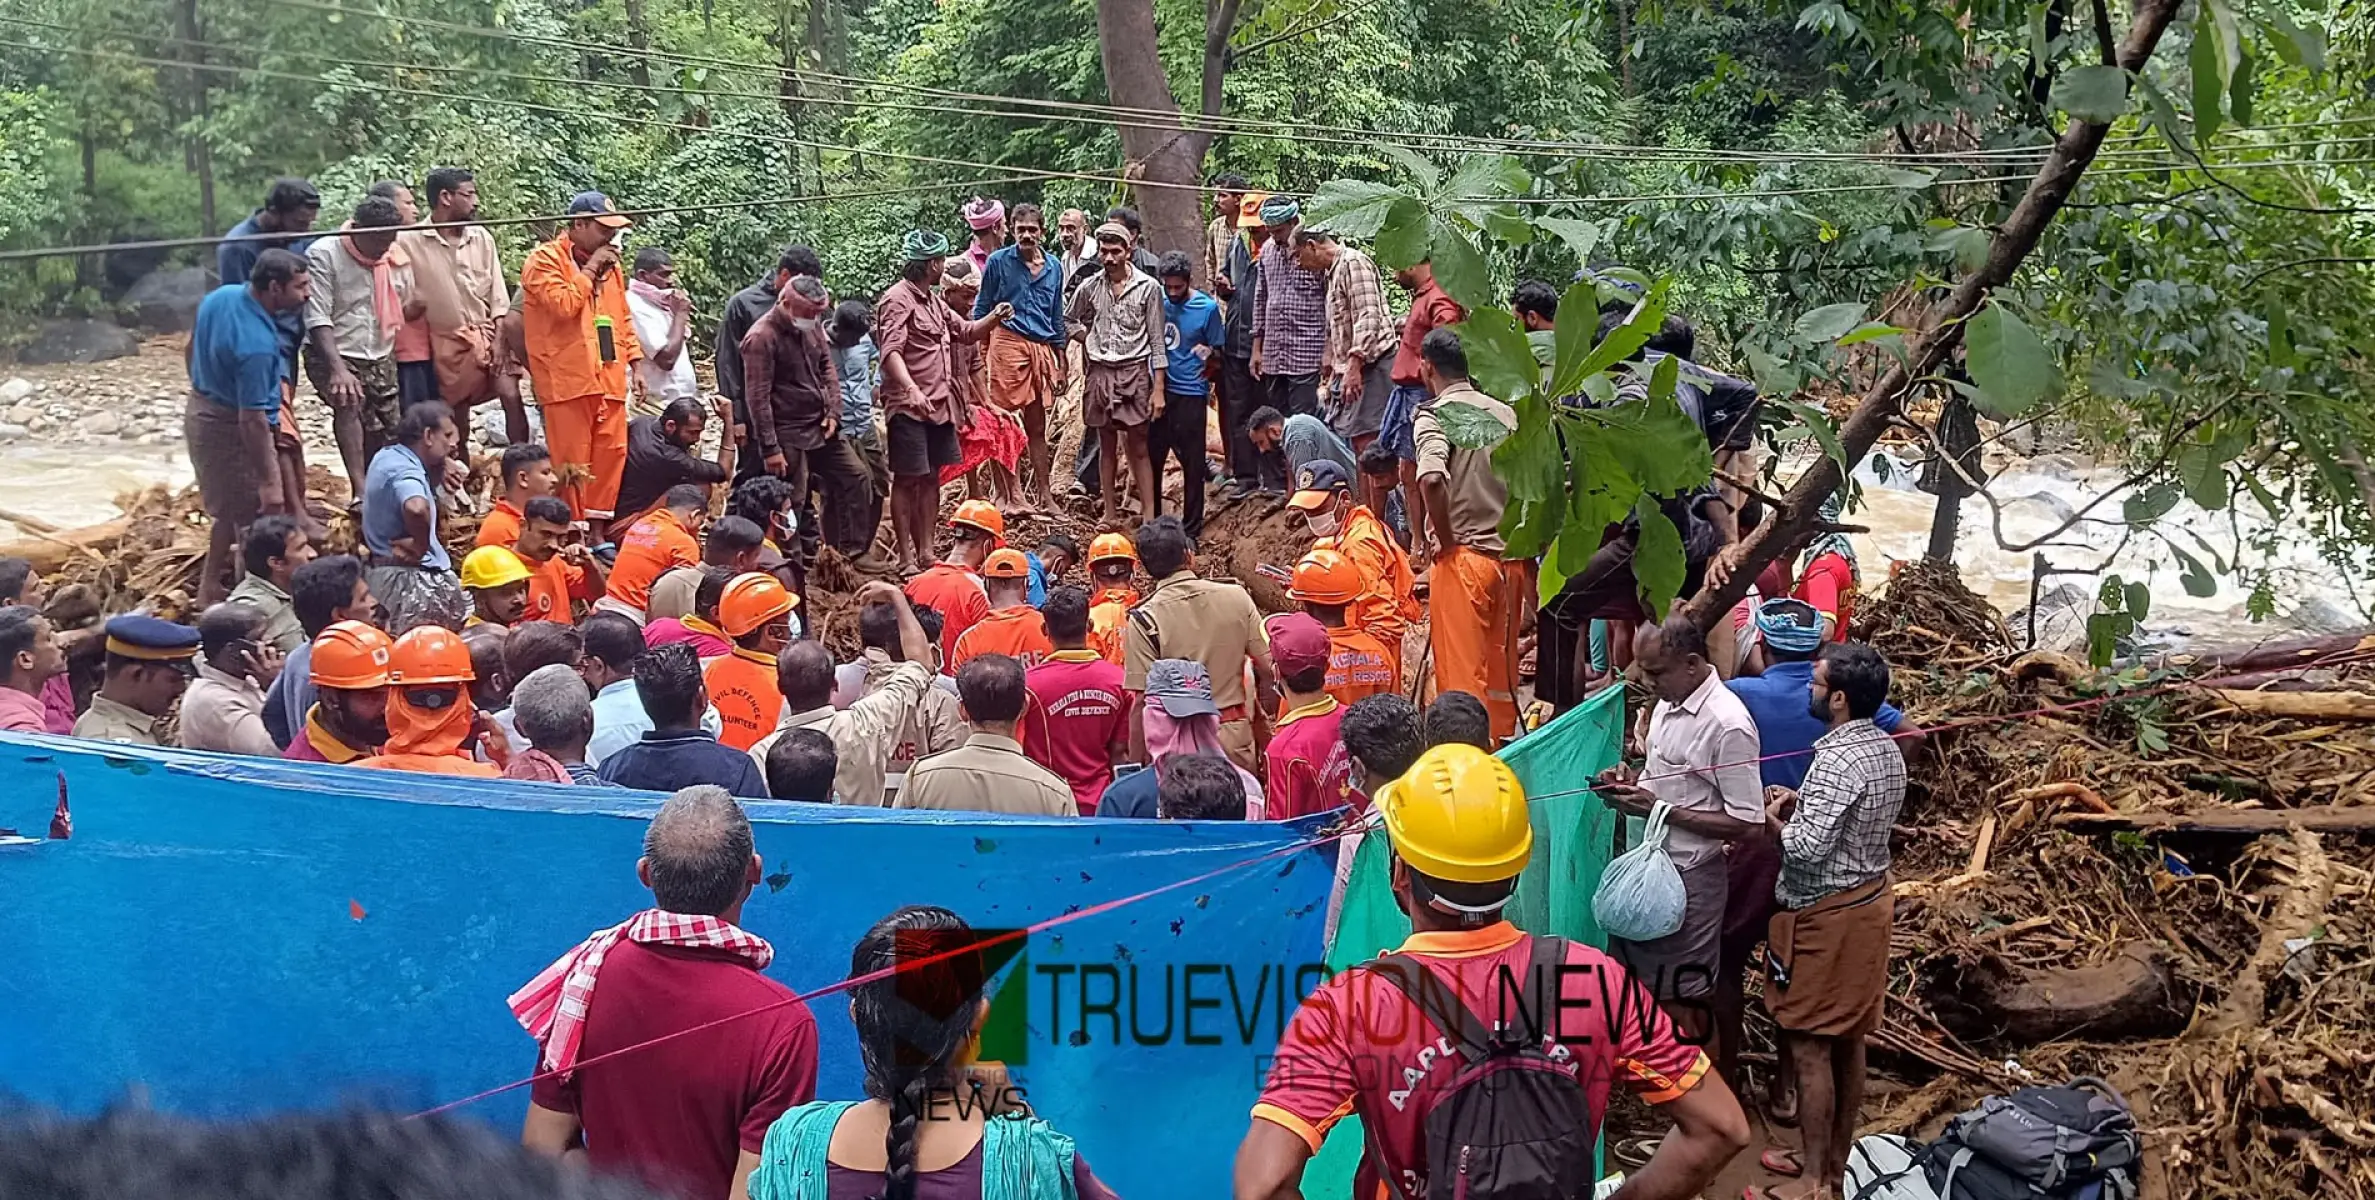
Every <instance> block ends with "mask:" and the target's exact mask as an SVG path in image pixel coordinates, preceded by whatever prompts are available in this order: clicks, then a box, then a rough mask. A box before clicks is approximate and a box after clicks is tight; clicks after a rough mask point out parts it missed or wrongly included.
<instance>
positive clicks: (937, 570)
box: [907, 563, 990, 672]
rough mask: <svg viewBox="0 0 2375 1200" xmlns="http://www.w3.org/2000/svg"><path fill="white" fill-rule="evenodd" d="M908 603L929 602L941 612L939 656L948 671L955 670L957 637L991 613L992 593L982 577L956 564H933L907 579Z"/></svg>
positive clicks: (928, 604) (923, 603)
mask: <svg viewBox="0 0 2375 1200" xmlns="http://www.w3.org/2000/svg"><path fill="white" fill-rule="evenodd" d="M907 602H908V603H909V604H922V605H927V606H929V607H930V608H931V609H932V611H934V612H937V613H939V614H940V622H941V624H940V659H941V661H942V662H943V663H944V664H946V667H947V669H948V670H949V671H951V672H953V671H955V670H956V669H957V639H958V638H961V637H963V636H965V631H966V630H968V629H971V628H973V623H974V622H975V621H978V620H980V619H982V618H983V617H986V616H988V615H989V613H990V594H989V592H988V591H986V590H985V589H984V588H983V587H982V582H981V576H980V575H978V574H976V573H974V572H972V571H969V570H967V569H965V568H964V567H960V566H957V565H955V564H954V563H934V564H932V566H931V567H930V568H929V569H928V570H926V571H925V572H924V573H923V574H921V575H918V576H916V577H915V578H913V579H910V580H908V581H907Z"/></svg>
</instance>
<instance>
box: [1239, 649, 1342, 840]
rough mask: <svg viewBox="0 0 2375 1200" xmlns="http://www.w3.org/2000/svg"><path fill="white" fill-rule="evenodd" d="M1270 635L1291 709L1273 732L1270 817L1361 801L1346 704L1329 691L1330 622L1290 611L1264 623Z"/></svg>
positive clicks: (1275, 818)
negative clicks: (1347, 744)
mask: <svg viewBox="0 0 2375 1200" xmlns="http://www.w3.org/2000/svg"><path fill="white" fill-rule="evenodd" d="M1262 627H1263V629H1264V630H1265V631H1266V632H1267V633H1268V634H1269V635H1270V661H1271V662H1272V663H1273V664H1275V665H1276V666H1277V668H1278V681H1279V684H1280V686H1282V687H1283V688H1285V689H1286V699H1285V701H1284V702H1283V703H1284V706H1285V711H1284V712H1283V713H1281V714H1280V715H1279V718H1278V729H1277V731H1276V732H1275V733H1272V734H1271V735H1270V749H1269V758H1270V777H1269V779H1268V780H1266V781H1265V782H1264V784H1263V788H1262V790H1263V791H1264V792H1265V793H1267V794H1268V796H1269V806H1268V808H1267V809H1266V810H1265V812H1264V816H1265V817H1267V818H1268V819H1269V820H1272V821H1284V820H1286V819H1288V818H1290V817H1300V816H1304V815H1306V814H1309V813H1315V812H1326V811H1328V810H1329V809H1331V808H1335V807H1337V806H1338V805H1342V804H1351V803H1356V802H1358V801H1359V800H1360V794H1359V791H1358V789H1357V788H1356V787H1355V785H1354V782H1353V769H1352V756H1351V755H1349V754H1346V753H1345V751H1344V738H1343V736H1342V734H1341V733H1340V732H1339V730H1340V728H1341V726H1342V725H1343V724H1344V705H1343V704H1341V703H1339V702H1338V701H1337V699H1336V698H1335V697H1334V696H1331V695H1329V694H1328V686H1327V685H1328V663H1329V660H1330V659H1331V658H1332V657H1333V656H1334V651H1335V646H1334V643H1332V642H1331V641H1329V640H1328V630H1327V627H1326V626H1323V625H1321V624H1320V623H1319V620H1318V618H1316V617H1313V616H1312V615H1311V614H1309V613H1286V614H1282V615H1279V616H1275V617H1272V618H1270V619H1269V620H1268V621H1265V622H1263V626H1262Z"/></svg>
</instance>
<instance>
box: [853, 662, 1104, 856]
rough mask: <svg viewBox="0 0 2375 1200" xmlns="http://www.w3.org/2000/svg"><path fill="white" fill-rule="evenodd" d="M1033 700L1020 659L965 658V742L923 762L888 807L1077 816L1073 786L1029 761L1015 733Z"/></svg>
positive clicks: (960, 688) (960, 691) (961, 682)
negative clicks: (970, 728)
mask: <svg viewBox="0 0 2375 1200" xmlns="http://www.w3.org/2000/svg"><path fill="white" fill-rule="evenodd" d="M1030 698H1031V692H1030V688H1029V686H1028V685H1027V683H1026V682H1025V677H1024V672H1023V665H1022V663H1020V662H1017V661H1016V660H1014V659H1012V658H1008V657H1007V656H1005V655H1003V654H984V655H982V656H980V657H979V658H976V659H974V660H973V661H972V662H969V663H966V664H965V666H964V667H963V669H961V670H959V671H958V672H957V699H958V701H959V702H960V704H961V705H962V706H963V708H962V711H963V712H964V715H965V723H966V724H967V725H969V726H971V727H972V732H971V733H970V734H968V735H967V736H966V738H965V744H964V745H962V746H959V747H957V748H956V749H954V750H950V751H947V752H945V753H941V754H935V755H932V756H931V757H929V758H925V759H920V760H918V761H917V762H916V764H915V766H914V768H913V769H911V770H909V771H908V772H907V786H906V787H904V788H901V789H900V790H899V796H898V798H897V799H896V800H894V801H892V803H891V806H892V807H893V808H927V809H938V810H941V811H943V812H948V811H955V812H994V813H1014V814H1018V815H1028V816H1043V817H1071V816H1078V815H1079V814H1080V807H1079V804H1078V802H1077V801H1075V800H1074V799H1073V797H1072V787H1071V785H1070V784H1067V783H1065V782H1064V780H1063V779H1062V778H1061V777H1060V776H1058V775H1057V774H1056V773H1055V772H1053V771H1050V770H1048V769H1047V768H1046V767H1043V766H1040V765H1039V764H1038V763H1035V762H1033V761H1031V759H1030V758H1029V757H1028V756H1026V755H1025V754H1024V753H1023V744H1022V742H1021V741H1020V740H1018V739H1017V736H1016V735H1017V733H1018V731H1019V726H1020V724H1021V722H1022V718H1023V712H1024V710H1025V709H1026V708H1028V707H1029V705H1030Z"/></svg>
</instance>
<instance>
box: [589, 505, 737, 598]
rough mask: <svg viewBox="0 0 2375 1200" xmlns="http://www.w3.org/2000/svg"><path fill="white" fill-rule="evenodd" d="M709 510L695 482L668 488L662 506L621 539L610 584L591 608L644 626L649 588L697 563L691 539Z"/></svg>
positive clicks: (698, 555)
mask: <svg viewBox="0 0 2375 1200" xmlns="http://www.w3.org/2000/svg"><path fill="white" fill-rule="evenodd" d="M708 511H709V497H708V496H707V495H705V494H703V493H702V491H701V488H700V486H699V485H698V484H691V483H680V484H678V485H676V486H675V487H672V488H669V489H668V495H667V496H666V497H665V498H663V499H662V500H661V501H660V507H659V508H658V509H657V510H655V511H654V512H652V513H651V514H650V515H648V516H646V517H644V518H643V519H642V520H640V521H637V522H635V524H634V525H633V526H631V527H630V528H629V529H628V530H627V534H626V536H625V537H622V538H620V539H619V548H618V561H616V562H614V563H612V564H610V579H609V582H608V584H607V585H606V586H605V587H604V589H603V593H602V599H601V600H599V601H596V602H595V604H594V607H595V608H598V609H600V610H602V611H604V612H614V613H619V614H621V615H623V616H625V617H627V618H629V619H631V620H633V621H634V622H635V623H636V624H637V625H641V624H643V623H644V622H645V621H646V620H647V619H648V618H649V615H650V613H649V610H650V608H651V585H652V584H654V583H656V582H658V581H659V578H660V576H662V575H665V574H667V573H668V572H670V571H673V570H675V569H676V568H678V567H697V566H700V565H701V542H700V540H699V539H698V538H696V537H694V536H693V535H694V534H695V533H697V532H699V530H700V528H701V516H702V514H703V513H706V512H708Z"/></svg>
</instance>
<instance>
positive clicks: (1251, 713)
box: [1122, 517, 1278, 771]
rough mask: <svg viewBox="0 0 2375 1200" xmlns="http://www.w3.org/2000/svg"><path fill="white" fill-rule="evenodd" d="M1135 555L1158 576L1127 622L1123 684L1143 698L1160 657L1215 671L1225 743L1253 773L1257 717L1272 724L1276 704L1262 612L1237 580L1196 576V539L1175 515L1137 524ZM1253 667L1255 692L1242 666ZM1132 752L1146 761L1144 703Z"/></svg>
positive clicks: (1133, 724) (1137, 709)
mask: <svg viewBox="0 0 2375 1200" xmlns="http://www.w3.org/2000/svg"><path fill="white" fill-rule="evenodd" d="M1136 543H1137V549H1138V561H1139V563H1140V564H1141V565H1143V566H1144V567H1145V568H1146V573H1147V574H1149V575H1152V576H1154V580H1155V586H1154V592H1153V594H1151V595H1149V596H1148V597H1147V598H1146V599H1145V600H1143V601H1140V602H1139V604H1138V606H1137V607H1136V608H1133V609H1131V610H1130V613H1129V616H1128V617H1127V618H1126V619H1125V620H1124V621H1123V622H1122V686H1123V687H1126V688H1128V689H1129V690H1130V692H1131V693H1132V694H1133V695H1135V696H1137V697H1139V698H1141V699H1143V698H1144V697H1145V695H1146V673H1147V671H1148V670H1150V669H1151V668H1152V667H1153V666H1154V663H1155V660H1156V659H1160V658H1189V659H1194V660H1195V661H1197V662H1200V663H1203V664H1204V669H1205V670H1206V671H1209V672H1211V674H1212V701H1213V703H1214V704H1217V705H1219V706H1220V721H1221V725H1220V740H1221V746H1222V747H1223V748H1225V749H1226V750H1228V752H1229V758H1230V760H1231V761H1233V762H1235V763H1236V764H1237V765H1238V766H1240V767H1243V768H1245V769H1246V770H1248V771H1252V770H1254V769H1255V768H1256V765H1257V763H1258V761H1259V756H1258V753H1257V747H1256V741H1257V739H1256V737H1255V733H1254V730H1255V725H1254V722H1255V721H1257V720H1258V721H1260V722H1262V727H1263V728H1265V729H1266V728H1267V727H1268V723H1269V718H1270V714H1271V713H1273V712H1276V711H1277V709H1278V674H1277V672H1276V671H1275V670H1273V669H1272V667H1271V665H1270V637H1269V635H1268V634H1266V633H1264V632H1263V631H1262V613H1261V610H1260V609H1258V608H1255V607H1254V602H1253V597H1251V596H1249V595H1246V593H1245V589H1244V588H1243V587H1241V586H1239V585H1237V584H1234V583H1225V582H1222V581H1220V580H1214V579H1201V578H1198V577H1197V575H1196V573H1195V571H1194V570H1192V569H1191V564H1192V563H1193V562H1194V557H1195V551H1196V543H1195V541H1194V539H1192V538H1190V537H1188V533H1187V529H1186V528H1185V527H1184V526H1182V525H1181V524H1180V523H1179V518H1177V517H1157V518H1155V519H1154V520H1152V521H1149V522H1147V523H1146V524H1144V525H1142V526H1140V527H1139V528H1138V537H1137V539H1136ZM1248 665H1250V666H1252V668H1253V694H1252V695H1250V696H1248V695H1247V694H1246V688H1245V669H1246V667H1247V666H1248ZM1132 708H1133V711H1134V715H1133V716H1132V717H1131V719H1130V753H1131V755H1132V756H1133V757H1134V758H1136V759H1137V760H1138V761H1140V762H1144V761H1146V724H1145V722H1146V706H1145V705H1143V704H1137V705H1133V706H1132Z"/></svg>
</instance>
